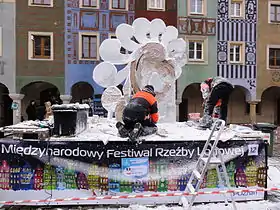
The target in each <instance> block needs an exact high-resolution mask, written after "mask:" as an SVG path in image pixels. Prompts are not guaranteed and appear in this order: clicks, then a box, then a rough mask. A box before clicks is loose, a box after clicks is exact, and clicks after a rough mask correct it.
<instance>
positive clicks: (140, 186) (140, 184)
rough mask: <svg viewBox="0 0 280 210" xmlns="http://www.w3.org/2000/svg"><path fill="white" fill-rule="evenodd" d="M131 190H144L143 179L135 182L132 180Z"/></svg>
mask: <svg viewBox="0 0 280 210" xmlns="http://www.w3.org/2000/svg"><path fill="white" fill-rule="evenodd" d="M132 191H133V192H144V191H145V185H144V181H142V180H136V181H135V182H133V183H132Z"/></svg>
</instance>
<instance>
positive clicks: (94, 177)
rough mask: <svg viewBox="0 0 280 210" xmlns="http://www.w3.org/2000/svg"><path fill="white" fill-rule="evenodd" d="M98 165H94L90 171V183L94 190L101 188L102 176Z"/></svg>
mask: <svg viewBox="0 0 280 210" xmlns="http://www.w3.org/2000/svg"><path fill="white" fill-rule="evenodd" d="M98 170H99V169H98V165H92V166H91V167H90V168H89V171H88V184H89V188H90V189H92V190H99V188H100V187H99V183H100V176H99V172H98Z"/></svg>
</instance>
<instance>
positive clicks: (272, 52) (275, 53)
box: [269, 47, 280, 69]
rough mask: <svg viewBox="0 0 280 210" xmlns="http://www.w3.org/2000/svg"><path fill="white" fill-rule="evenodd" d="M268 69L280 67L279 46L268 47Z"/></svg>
mask: <svg viewBox="0 0 280 210" xmlns="http://www.w3.org/2000/svg"><path fill="white" fill-rule="evenodd" d="M269 69H280V48H276V47H270V48H269Z"/></svg>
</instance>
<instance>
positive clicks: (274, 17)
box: [269, 2, 280, 23]
mask: <svg viewBox="0 0 280 210" xmlns="http://www.w3.org/2000/svg"><path fill="white" fill-rule="evenodd" d="M269 19H270V22H271V23H280V2H279V4H270V18H269Z"/></svg>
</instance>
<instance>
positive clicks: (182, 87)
mask: <svg viewBox="0 0 280 210" xmlns="http://www.w3.org/2000/svg"><path fill="white" fill-rule="evenodd" d="M217 6H218V5H217V1H215V0H213V1H206V0H187V1H185V0H178V5H177V7H178V26H177V27H178V29H179V34H180V37H181V38H183V39H185V40H186V42H187V46H188V55H189V56H188V61H187V65H186V66H185V67H184V68H183V72H182V75H181V77H180V78H179V79H178V81H177V98H176V103H177V107H178V110H179V111H178V112H177V113H178V114H179V116H177V118H178V117H179V120H180V121H184V120H186V119H187V118H188V113H197V112H200V113H201V112H202V97H201V93H200V83H201V82H202V81H203V80H205V79H206V78H208V77H211V76H215V75H216V68H217V67H216V66H217V65H216V62H217V56H216V55H217V52H216V45H217V37H216V16H217Z"/></svg>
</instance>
